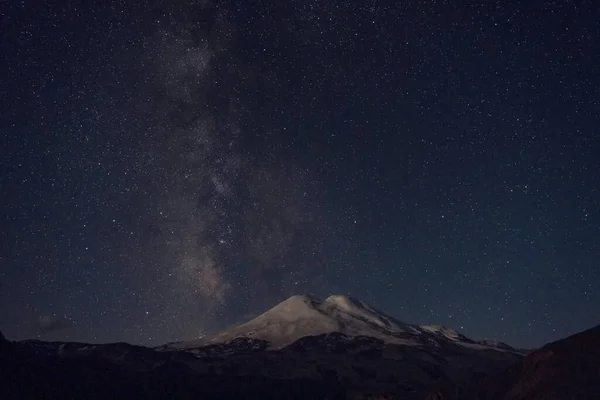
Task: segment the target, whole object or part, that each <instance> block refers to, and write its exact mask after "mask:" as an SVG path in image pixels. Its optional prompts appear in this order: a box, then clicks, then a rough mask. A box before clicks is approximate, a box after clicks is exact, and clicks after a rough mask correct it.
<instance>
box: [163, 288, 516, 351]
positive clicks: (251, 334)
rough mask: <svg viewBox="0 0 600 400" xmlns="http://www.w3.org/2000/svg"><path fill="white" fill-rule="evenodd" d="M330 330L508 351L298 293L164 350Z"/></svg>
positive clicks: (285, 339) (275, 343)
mask: <svg viewBox="0 0 600 400" xmlns="http://www.w3.org/2000/svg"><path fill="white" fill-rule="evenodd" d="M332 332H338V333H341V334H344V335H347V336H369V337H373V338H377V339H380V340H383V341H384V342H385V343H391V344H400V345H409V346H422V345H424V344H425V343H426V344H427V345H428V346H431V345H433V346H436V345H437V343H438V342H439V341H445V342H452V343H454V344H458V345H461V346H464V347H469V348H472V349H477V348H482V349H485V348H488V349H489V348H493V349H495V350H506V349H504V348H502V347H500V346H493V345H489V344H485V343H483V342H475V341H473V340H471V339H469V338H467V337H466V336H464V335H462V334H460V333H459V332H457V331H455V330H453V329H450V328H446V327H444V326H440V325H424V326H419V325H411V324H406V323H404V322H401V321H399V320H397V319H395V318H393V317H390V316H388V315H386V314H384V313H383V312H381V311H379V310H376V309H375V308H373V307H371V306H369V305H368V304H366V303H364V302H362V301H360V300H357V299H353V298H351V297H348V296H343V295H332V296H329V297H328V298H326V299H325V300H323V301H320V300H318V299H315V298H313V297H311V296H308V295H294V296H292V297H290V298H288V299H287V300H285V301H283V302H281V303H279V304H278V305H276V306H275V307H273V308H271V309H270V310H268V311H267V312H265V313H264V314H262V315H260V316H258V317H256V318H254V319H252V320H250V321H248V322H246V323H244V324H241V325H239V326H237V327H235V328H233V329H231V330H228V331H225V332H222V333H220V334H218V335H216V336H215V337H213V338H211V339H208V340H204V339H203V340H199V341H190V342H180V343H172V344H169V345H167V346H165V349H191V348H197V347H200V346H204V345H207V344H216V343H226V342H230V341H232V340H234V339H236V338H239V337H246V338H251V339H258V340H264V341H267V342H269V343H270V344H271V348H283V347H286V346H288V345H290V344H292V343H293V342H295V341H296V340H298V339H300V338H303V337H306V336H316V335H322V334H326V333H332ZM509 349H510V347H509ZM511 350H512V349H511Z"/></svg>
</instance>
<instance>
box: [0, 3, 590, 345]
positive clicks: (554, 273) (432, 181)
mask: <svg viewBox="0 0 600 400" xmlns="http://www.w3.org/2000/svg"><path fill="white" fill-rule="evenodd" d="M199 3H202V4H199ZM199 3H198V4H197V3H193V2H188V1H180V2H175V4H169V5H165V4H162V3H161V2H159V1H146V2H126V1H122V2H112V6H106V5H104V4H101V3H100V2H96V3H95V4H89V3H88V2H77V1H73V2H67V1H54V2H46V3H45V4H40V2H35V1H28V0H26V1H23V2H20V3H15V2H9V3H7V4H5V5H4V6H3V9H2V10H1V18H2V19H1V23H0V26H1V28H0V29H1V30H0V32H1V34H2V43H3V59H4V62H2V64H1V67H0V68H1V71H2V81H3V84H2V85H1V88H0V90H1V92H0V102H1V103H0V104H1V114H2V118H1V120H0V129H1V131H0V132H1V140H2V142H1V147H0V151H1V157H0V168H1V169H0V192H1V194H2V219H1V221H0V235H1V236H0V263H1V269H0V329H2V331H3V332H5V334H6V335H7V336H8V337H9V338H13V339H21V338H31V337H40V338H43V339H48V340H59V339H60V340H65V339H68V340H79V341H94V342H95V341H102V342H104V341H129V342H133V343H142V344H160V343H164V342H167V341H172V340H177V339H191V338H194V337H196V336H198V335H200V334H202V333H210V332H214V331H216V330H219V329H223V328H225V327H227V326H228V325H230V324H233V323H238V322H241V321H243V320H244V319H245V318H248V317H249V316H251V315H255V314H257V313H258V312H261V311H263V310H264V309H266V308H268V307H270V306H272V305H274V304H275V303H276V302H278V301H281V300H283V299H284V298H285V297H287V296H289V295H291V294H294V293H298V292H309V293H313V294H316V295H319V296H326V295H328V294H331V293H347V294H351V295H353V296H355V297H357V298H360V299H361V300H363V301H366V302H368V303H371V304H372V305H374V306H375V307H377V308H379V309H382V310H384V311H386V312H387V313H389V314H392V315H394V316H397V317H398V318H399V319H401V320H404V321H405V322H409V323H439V324H445V325H448V326H450V327H453V328H455V329H458V330H461V331H463V332H464V333H465V334H467V335H469V336H471V337H473V338H477V339H479V338H488V339H498V340H502V341H506V342H507V343H509V344H511V345H515V346H523V347H533V346H539V345H541V344H543V343H545V342H547V341H550V340H555V339H558V338H560V337H563V336H565V335H568V334H570V333H574V332H577V331H579V330H583V329H585V328H588V327H590V326H593V325H596V324H598V323H599V317H600V314H599V312H598V310H599V309H600V276H599V275H600V273H599V272H598V268H599V261H598V260H600V247H599V245H598V243H599V241H598V239H599V236H600V235H599V234H600V215H599V212H598V210H599V209H600V173H599V172H600V132H599V131H598V127H599V126H600V100H599V98H598V95H597V90H596V89H597V88H598V87H600V69H599V68H598V65H600V45H599V43H600V40H599V37H598V32H600V23H599V21H600V18H598V17H599V16H600V15H599V11H598V9H597V7H596V5H595V4H594V2H592V1H589V2H546V1H545V2H527V4H519V5H515V4H511V3H509V2H507V3H499V2H496V3H493V4H491V3H490V4H479V5H469V6H467V5H462V4H461V5H458V4H456V3H451V2H444V1H439V2H429V1H417V2H391V1H390V2H388V1H380V2H372V3H365V2H345V4H343V5H340V4H335V3H336V2H328V1H289V2H283V3H278V5H273V4H271V3H273V2H268V1H265V2H256V3H253V4H247V3H246V2H244V4H242V5H240V4H237V3H239V2H228V1H223V2H199Z"/></svg>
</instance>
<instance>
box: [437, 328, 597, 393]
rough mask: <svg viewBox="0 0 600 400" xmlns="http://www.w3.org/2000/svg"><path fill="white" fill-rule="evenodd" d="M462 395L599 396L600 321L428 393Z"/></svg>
mask: <svg viewBox="0 0 600 400" xmlns="http://www.w3.org/2000/svg"><path fill="white" fill-rule="evenodd" d="M463 399H465V400H466V399H469V400H554V399H557V400H558V399H570V400H591V399H600V325H599V326H596V327H594V328H592V329H589V330H587V331H584V332H580V333H577V334H575V335H573V336H569V337H567V338H565V339H562V340H558V341H556V342H553V343H550V344H547V345H545V346H544V347H542V348H540V349H538V350H535V351H533V352H531V353H530V354H528V355H527V356H526V357H524V358H523V359H522V360H520V361H519V362H518V363H516V364H514V365H512V366H510V367H509V368H507V369H506V370H504V371H502V372H501V373H499V374H489V375H487V376H485V377H482V378H480V379H476V380H474V381H470V382H465V383H463V384H458V385H454V386H448V387H446V388H444V389H441V390H439V391H435V392H434V393H432V394H431V395H430V396H429V400H463Z"/></svg>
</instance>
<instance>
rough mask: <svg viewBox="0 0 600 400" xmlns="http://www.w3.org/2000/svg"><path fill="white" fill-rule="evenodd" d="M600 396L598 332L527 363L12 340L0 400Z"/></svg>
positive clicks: (406, 353) (333, 350) (316, 340)
mask: <svg viewBox="0 0 600 400" xmlns="http://www.w3.org/2000/svg"><path fill="white" fill-rule="evenodd" d="M109 398H110V399H138V398H144V399H409V400H412V399H415V400H417V399H418V400H459V399H460V400H467V399H469V400H501V399H502V400H517V399H518V400H546V399H575V400H579V399H581V400H584V399H586V400H587V399H596V398H599V399H600V326H598V327H595V328H593V329H590V330H588V331H585V332H582V333H579V334H576V335H573V336H571V337H569V338H566V339H563V340H559V341H557V342H554V343H551V344H548V345H546V346H544V347H542V348H541V349H539V350H536V351H533V352H531V353H530V354H529V355H527V356H526V357H521V356H520V355H518V354H515V353H511V352H501V351H489V350H485V351H481V350H469V349H465V348H462V347H461V346H458V345H456V346H453V345H452V343H450V342H444V341H439V342H437V343H435V345H432V346H429V347H428V346H426V345H424V346H419V347H415V346H402V345H397V344H388V343H384V342H383V341H382V340H379V339H376V338H372V337H365V336H357V337H349V336H347V335H344V334H341V333H331V334H324V335H318V336H308V337H304V338H301V339H300V340H298V341H296V342H295V343H293V344H292V345H290V346H288V347H286V348H283V349H279V350H269V349H268V343H266V342H264V341H261V340H257V339H250V338H237V339H235V340H233V341H231V342H228V343H222V344H212V345H210V346H203V347H200V348H197V349H193V350H179V351H175V350H173V351H169V350H164V349H162V350H157V349H151V348H146V347H141V346H133V345H129V344H126V343H114V344H103V345H92V344H85V343H64V342H41V341H37V340H28V341H22V342H10V341H8V340H6V339H5V338H4V336H2V333H1V332H0V399H109Z"/></svg>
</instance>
